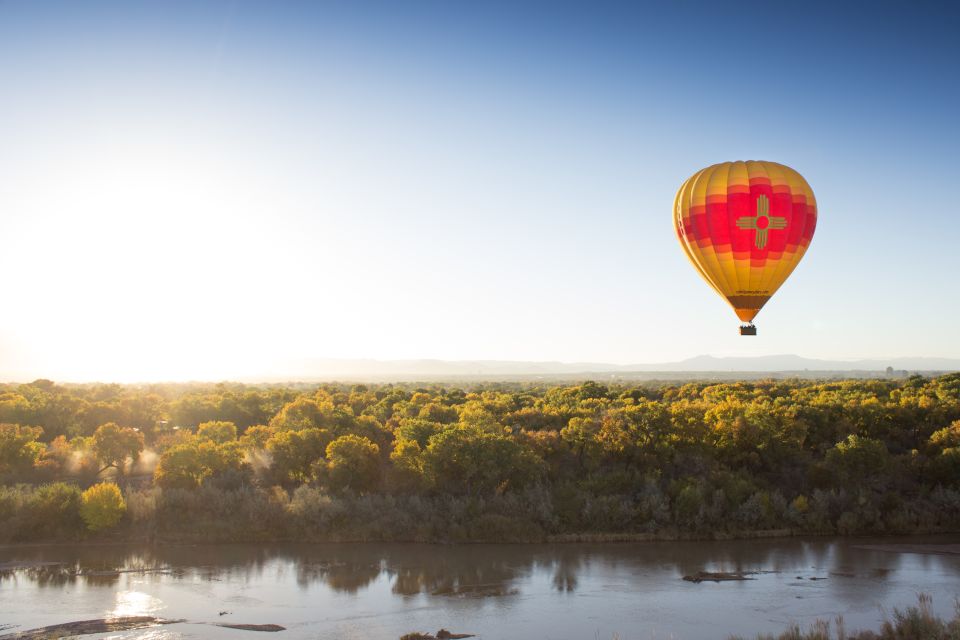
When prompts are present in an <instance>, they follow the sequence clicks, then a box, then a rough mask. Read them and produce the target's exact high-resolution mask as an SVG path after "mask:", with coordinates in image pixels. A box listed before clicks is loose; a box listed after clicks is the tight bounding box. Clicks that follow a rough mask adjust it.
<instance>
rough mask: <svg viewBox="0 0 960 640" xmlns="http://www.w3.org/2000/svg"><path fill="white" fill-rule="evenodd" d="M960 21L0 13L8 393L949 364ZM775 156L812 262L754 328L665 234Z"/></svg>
mask: <svg viewBox="0 0 960 640" xmlns="http://www.w3.org/2000/svg"><path fill="white" fill-rule="evenodd" d="M958 26H960V11H958V10H957V7H955V6H951V7H946V8H944V7H940V6H939V5H933V4H929V5H924V4H913V5H910V6H906V5H888V4H884V3H877V4H874V5H871V9H870V11H868V12H865V11H863V10H862V9H860V8H858V7H852V6H851V7H845V6H834V5H832V4H827V3H824V4H817V3H809V4H807V5H804V8H803V10H802V11H797V10H794V9H792V8H788V7H778V6H774V5H769V4H757V5H755V6H754V5H750V4H747V5H738V6H737V8H736V9H735V10H731V9H730V8H729V7H726V6H721V5H715V4H705V5H702V6H701V5H697V4H691V5H682V6H680V5H675V4H667V5H664V6H661V7H659V8H656V9H653V8H649V7H645V6H636V5H629V4H628V5H622V4H618V3H607V4H603V5H596V4H590V5H589V6H588V5H563V6H562V7H560V6H557V5H555V4H553V3H550V4H540V3H529V4H523V5H522V6H516V5H514V4H510V3H499V2H493V3H484V4H483V5H459V4H435V3H425V4H423V3H410V4H404V5H402V6H401V5H392V4H389V3H341V2H332V3H323V4H322V5H319V6H318V5H312V4H309V3H298V2H280V3H270V4H261V3H254V2H242V1H237V2H210V3H202V4H196V3H187V2H169V3H136V4H130V3H120V2H85V3H71V2H36V3H0V82H2V83H3V85H4V88H5V99H4V100H3V101H2V103H0V141H2V143H3V151H4V152H3V153H2V154H0V242H2V248H3V251H0V270H2V272H3V273H5V274H8V275H9V276H10V277H8V278H6V279H5V283H4V285H5V286H4V290H5V293H6V296H7V300H8V305H7V307H6V308H5V311H4V313H3V314H0V375H5V374H4V372H5V371H6V372H36V373H37V374H38V375H37V377H48V378H53V379H58V380H105V381H132V380H201V379H202V380H213V379H236V378H238V377H243V376H245V375H246V374H245V373H244V372H246V371H249V370H251V369H252V370H254V371H262V372H264V375H276V374H282V372H281V371H279V370H276V369H273V370H271V369H270V367H271V366H273V365H272V364H271V363H277V362H285V361H289V360H291V359H296V358H299V357H302V356H303V355H304V354H306V355H307V356H309V357H320V358H339V359H377V360H385V361H387V360H415V359H437V360H446V361H476V360H505V361H506V360H509V361H527V362H544V361H557V362H604V363H607V362H608V363H612V364H630V363H638V362H641V363H656V362H676V361H680V360H683V359H686V358H690V357H694V356H697V355H699V354H713V355H715V356H718V357H722V356H737V357H747V356H761V355H771V354H785V353H801V354H804V356H806V357H810V358H819V359H828V360H857V359H863V358H870V359H883V358H890V357H891V356H900V357H943V358H960V337H958V334H957V331H956V323H957V320H956V319H957V318H958V317H960V295H958V293H960V291H958V287H957V285H956V283H955V282H954V278H953V276H954V274H955V272H956V264H955V248H956V247H957V246H958V243H960V227H958V226H957V225H956V224H955V221H954V216H953V215H952V210H953V209H954V208H955V205H954V203H953V201H952V199H951V197H950V194H949V189H948V188H947V187H949V186H950V185H952V184H953V182H954V181H955V178H956V175H957V173H958V169H960V162H958V160H957V158H956V155H955V149H956V148H957V146H958V143H960V127H958V126H957V124H956V115H955V113H954V111H955V106H954V105H955V104H956V103H957V97H958V92H960V87H958V85H957V83H956V82H950V81H947V80H945V79H948V78H951V77H953V76H954V75H955V69H954V61H955V60H957V59H960V39H957V38H956V37H955V34H956V33H957V32H958ZM736 159H766V160H772V161H777V162H782V163H784V164H788V165H790V166H791V167H793V168H795V169H796V170H798V171H799V172H800V173H802V174H803V175H804V176H805V177H806V179H807V180H808V181H809V183H810V185H811V186H812V188H813V190H814V192H815V193H816V196H817V200H818V204H819V210H820V217H819V222H818V227H817V234H816V237H815V238H814V239H813V242H812V244H811V247H810V250H809V251H808V253H807V255H806V257H805V258H804V260H803V262H802V263H801V264H800V266H799V267H798V269H797V270H796V272H795V273H794V274H793V276H792V277H791V278H790V279H789V280H788V281H787V283H786V284H785V285H784V287H783V288H782V289H781V290H780V291H779V292H778V294H777V295H776V296H775V297H774V299H773V300H772V301H771V302H770V303H769V304H768V305H767V307H765V308H764V309H763V311H762V312H761V314H760V315H759V317H758V319H757V325H758V328H759V335H758V336H756V337H755V338H745V337H741V336H739V335H738V334H737V325H738V321H737V319H736V318H735V317H734V315H733V313H732V311H731V310H730V308H729V307H728V306H727V304H726V303H725V302H724V301H723V300H721V299H720V298H719V297H718V296H717V295H716V294H715V293H714V292H712V291H711V290H710V289H709V287H707V286H706V285H705V284H704V283H703V282H702V281H700V279H699V277H698V276H697V274H696V273H695V272H694V270H693V269H692V268H691V267H690V265H689V264H688V263H687V260H686V258H685V257H684V255H683V252H682V250H681V248H680V246H679V245H678V242H677V239H676V237H675V235H674V231H673V228H672V225H671V205H672V201H673V197H674V194H675V192H676V190H677V188H678V187H679V186H680V184H681V183H682V182H683V181H684V180H685V179H686V178H687V177H689V176H690V175H691V174H692V173H694V172H695V171H697V170H699V169H701V168H702V167H705V166H707V165H710V164H713V163H715V162H720V161H725V160H736Z"/></svg>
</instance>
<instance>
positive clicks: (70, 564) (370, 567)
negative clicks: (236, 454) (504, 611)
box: [0, 540, 943, 596]
mask: <svg viewBox="0 0 960 640" xmlns="http://www.w3.org/2000/svg"><path fill="white" fill-rule="evenodd" d="M0 551H2V553H3V555H0V567H2V570H0V585H2V584H4V583H8V582H16V581H20V580H26V581H28V582H30V583H33V584H36V585H37V586H39V587H50V588H59V587H63V586H64V585H68V584H74V583H77V582H83V583H84V584H87V585H90V586H99V587H110V586H115V585H117V583H118V581H119V580H120V577H121V575H123V574H127V573H132V574H141V575H152V574H161V575H166V576H172V577H174V578H179V579H188V580H199V581H220V580H230V581H241V582H251V581H255V580H258V579H260V578H262V577H263V574H264V572H265V571H267V570H270V571H275V572H280V573H283V574H286V573H288V572H292V573H293V574H294V575H295V579H296V583H297V584H298V585H299V586H300V587H302V588H309V587H311V586H312V585H315V584H318V583H319V584H323V585H325V586H327V587H329V588H330V589H333V590H334V591H337V592H342V593H346V594H356V593H358V592H359V591H361V590H363V589H365V588H367V587H369V586H370V585H371V584H373V583H374V582H375V581H376V580H378V579H379V578H381V577H383V576H386V577H387V578H389V579H390V580H391V581H392V586H391V590H392V592H393V593H395V594H398V595H402V596H414V595H418V594H428V595H434V596H509V595H513V594H515V593H516V592H517V589H518V587H517V583H518V581H520V582H522V581H525V580H528V579H529V577H530V575H531V574H532V573H533V572H534V571H535V570H543V571H549V572H550V573H551V575H552V578H551V581H552V585H553V588H554V590H556V591H558V592H564V593H571V592H575V591H576V590H577V588H578V585H579V582H580V578H579V575H580V574H581V573H582V572H583V571H584V570H589V567H590V565H591V563H595V564H599V566H600V567H601V568H602V569H603V570H604V571H606V572H611V571H625V572H626V574H628V578H629V579H632V580H635V581H640V582H642V581H643V580H644V579H645V576H646V575H647V574H649V573H650V572H651V571H656V572H658V573H663V572H666V573H668V574H669V573H672V574H674V575H676V576H677V577H680V576H683V575H687V574H692V573H696V572H697V571H735V572H750V571H766V572H783V571H789V572H794V573H795V572H797V571H798V570H800V569H803V570H807V572H808V573H809V574H810V575H808V576H805V577H807V578H810V577H824V578H826V577H832V578H834V579H835V580H834V581H835V582H836V583H837V584H838V585H842V583H843V579H844V578H858V579H864V578H865V579H869V580H870V581H871V582H874V583H875V586H876V587H877V588H883V585H884V583H885V582H886V581H887V578H888V577H889V576H890V575H891V574H892V573H894V572H896V571H897V570H898V567H899V565H900V563H901V562H902V558H903V557H904V556H903V555H900V554H895V553H889V552H884V551H874V550H869V549H862V548H859V547H858V546H856V545H855V544H852V543H848V542H846V541H821V540H812V541H811V540H808V541H804V540H777V541H731V542H723V543H717V542H712V543H697V542H678V543H647V544H622V545H616V544H612V545H465V546H442V545H419V544H410V545H402V544H388V545H364V544H340V545H335V544H328V545H323V544H320V545H297V544H292V545H290V544H288V545H243V544H235V545H219V546H154V547H148V548H142V547H137V548H129V547H123V546H116V547H112V546H111V547H83V546H78V547H72V546H62V547H46V548H32V549H31V548H28V547H7V548H5V549H0ZM918 562H921V563H922V564H923V566H927V567H935V566H939V564H940V563H942V562H943V559H942V558H938V557H933V556H925V557H921V559H919V560H918ZM840 588H841V590H842V587H840Z"/></svg>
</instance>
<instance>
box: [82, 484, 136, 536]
mask: <svg viewBox="0 0 960 640" xmlns="http://www.w3.org/2000/svg"><path fill="white" fill-rule="evenodd" d="M126 510H127V504H126V503H125V502H124V500H123V495H122V494H121V493H120V488H119V487H118V486H117V485H115V484H114V483H112V482H101V483H100V484H95V485H93V486H92V487H90V488H89V489H87V490H86V491H84V492H83V498H82V503H81V505H80V516H81V517H82V518H83V521H84V522H85V523H86V524H87V528H88V529H90V530H91V531H100V530H102V529H109V528H110V527H113V526H115V525H116V524H117V523H118V522H120V518H122V517H123V514H124V512H126Z"/></svg>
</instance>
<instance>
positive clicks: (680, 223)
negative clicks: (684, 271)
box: [673, 160, 817, 322]
mask: <svg viewBox="0 0 960 640" xmlns="http://www.w3.org/2000/svg"><path fill="white" fill-rule="evenodd" d="M673 210H674V217H673V220H674V227H675V228H676V231H677V237H678V238H679V239H680V245H681V246H682V247H683V250H684V252H686V254H687V257H688V258H689V259H690V262H691V263H693V266H694V267H695V268H696V269H697V271H698V272H699V273H700V275H701V276H703V279H704V280H706V281H707V283H708V284H709V285H710V286H711V287H713V288H714V290H715V291H716V292H717V293H719V294H720V295H721V296H723V297H724V298H725V299H726V300H727V302H729V303H730V306H732V307H733V310H734V311H735V312H736V314H737V316H738V317H739V318H740V320H742V321H743V322H751V321H752V320H753V319H754V318H755V317H756V315H757V313H759V312H760V309H761V308H762V307H763V305H765V304H766V303H767V301H768V300H769V299H770V297H771V296H772V295H773V294H774V293H775V292H776V290H777V289H779V288H780V285H782V284H783V283H784V281H785V280H786V279H787V277H788V276H789V275H790V274H791V273H792V272H793V270H794V269H795V268H796V266H797V264H798V263H799V262H800V258H802V257H803V254H804V253H805V252H806V250H807V247H808V246H809V245H810V240H811V239H812V238H813V232H814V230H815V229H816V226H817V201H816V199H815V198H814V196H813V190H812V189H811V188H810V185H809V184H807V181H806V180H804V179H803V176H801V175H800V174H799V173H797V172H796V171H794V170H793V169H791V168H790V167H787V166H785V165H782V164H777V163H776V162H763V161H754V160H748V161H746V162H741V161H737V162H723V163H720V164H715V165H713V166H710V167H707V168H706V169H702V170H700V171H698V172H697V173H695V174H693V175H692V176H690V178H688V179H687V181H686V182H684V183H683V185H682V186H681V187H680V190H679V191H678V192H677V198H676V200H675V201H674V207H673Z"/></svg>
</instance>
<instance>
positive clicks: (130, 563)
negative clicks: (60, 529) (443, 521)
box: [0, 536, 960, 640]
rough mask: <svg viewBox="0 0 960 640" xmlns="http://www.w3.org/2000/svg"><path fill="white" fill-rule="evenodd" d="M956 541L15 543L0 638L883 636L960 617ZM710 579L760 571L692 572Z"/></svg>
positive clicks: (686, 639) (6, 566) (3, 591)
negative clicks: (906, 616) (52, 628)
mask: <svg viewBox="0 0 960 640" xmlns="http://www.w3.org/2000/svg"><path fill="white" fill-rule="evenodd" d="M957 542H960V538H958V537H956V536H954V537H952V538H947V537H942V536H941V537H939V538H931V537H927V538H916V537H913V538H899V539H898V538H883V539H873V540H871V539H849V538H847V539H830V538H811V539H798V538H790V539H775V540H743V541H711V542H649V543H636V544H633V543H629V544H627V543H620V544H615V543H608V544H555V545H550V544H540V545H461V546H445V545H426V544H311V545H307V544H270V545H264V544H257V545H249V544H224V545H190V546H173V545H171V546H162V545H153V546H142V545H141V546H120V545H118V546H83V545H56V546H22V545H20V546H6V547H0V568H2V570H0V635H2V634H3V633H11V632H14V631H21V630H26V629H30V628H35V627H41V626H46V625H52V624H59V623H64V622H70V621H76V620H84V619H90V618H100V617H105V616H121V615H124V616H125V615H152V616H157V617H163V618H167V619H184V620H186V622H181V623H176V624H171V625H165V626H161V627H154V628H151V629H141V630H136V631H125V632H117V633H111V634H100V635H96V636H87V637H90V638H95V637H99V638H151V639H161V638H162V639H173V638H240V639H241V640H242V639H243V638H251V637H252V638H257V637H261V634H255V633H252V632H249V631H239V630H233V629H226V628H221V627H216V626H212V625H211V623H221V622H229V623H246V624H266V623H272V624H279V625H282V626H284V627H286V631H283V632H280V633H279V634H278V635H276V636H274V635H268V636H267V637H279V638H290V639H293V638H321V639H323V638H329V639H331V640H332V639H334V638H336V639H338V640H350V639H357V640H359V639H363V640H370V639H380V638H383V639H394V640H395V639H397V638H399V637H400V636H401V635H403V634H405V633H409V632H413V631H421V632H430V633H436V631H437V630H438V629H440V628H441V627H444V628H446V629H449V630H451V631H453V632H455V633H473V634H476V635H477V637H478V638H481V639H485V640H492V639H498V638H510V639H518V638H522V639H528V638H531V639H533V638H536V639H540V638H543V639H570V640H574V639H578V640H598V639H599V640H610V639H612V638H619V639H620V640H632V639H668V638H675V639H678V640H701V639H702V640H706V639H711V640H713V639H716V638H726V637H727V636H728V635H730V634H742V635H745V636H748V637H753V636H755V635H756V634H757V633H758V632H780V631H783V630H784V629H785V628H786V626H787V625H788V624H790V623H793V622H797V623H800V624H802V625H804V626H806V625H808V624H809V623H811V622H812V621H814V620H815V619H817V618H822V619H827V620H831V621H832V620H834V619H835V618H836V617H837V616H843V618H844V621H845V624H846V628H847V629H848V630H851V629H855V628H871V629H876V628H877V627H879V624H880V622H881V621H882V620H883V618H884V615H885V614H886V615H890V614H891V613H892V612H893V609H894V608H895V607H898V608H904V607H907V606H910V605H914V604H916V602H917V594H918V593H921V592H923V593H928V594H930V595H932V596H933V609H934V610H935V611H936V612H937V613H939V614H940V615H943V616H950V615H952V614H953V612H954V602H955V599H956V598H957V597H958V596H960V555H956V554H945V553H925V552H917V551H925V550H927V548H926V547H923V548H920V549H918V548H915V546H916V545H922V544H927V543H939V544H940V545H943V544H946V543H953V545H954V546H953V550H956V549H957V545H956V543H957ZM898 544H899V545H914V546H901V547H897V546H896V545H898ZM871 545H881V546H882V548H881V547H880V546H871ZM891 545H893V547H891ZM930 549H933V550H939V551H943V547H942V546H940V547H930ZM905 550H907V552H905ZM698 571H730V572H757V573H752V574H749V575H748V576H747V577H749V578H751V579H749V580H743V581H735V582H720V583H714V582H701V583H693V582H687V581H684V580H683V579H682V577H683V576H684V575H689V574H694V573H696V572H698ZM221 613H222V615H221Z"/></svg>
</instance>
